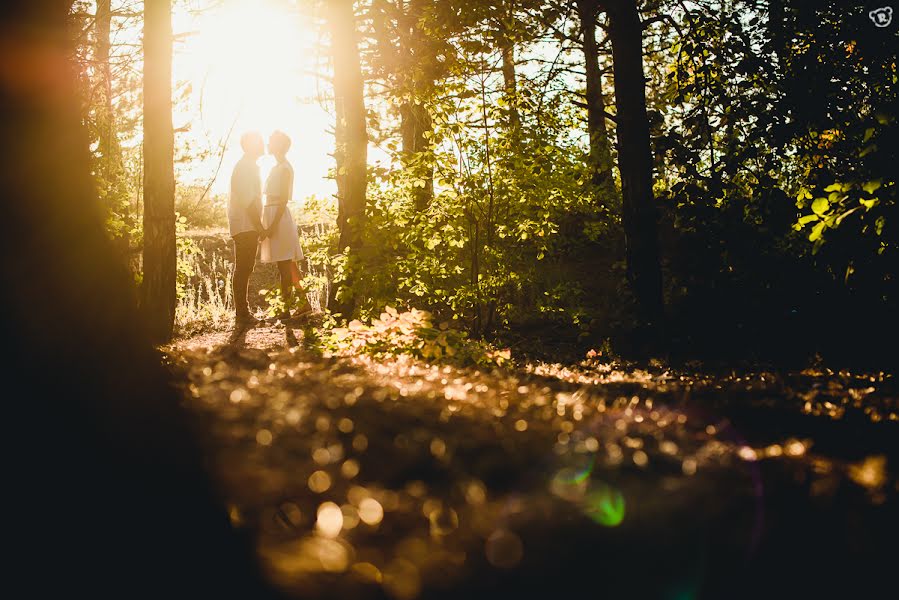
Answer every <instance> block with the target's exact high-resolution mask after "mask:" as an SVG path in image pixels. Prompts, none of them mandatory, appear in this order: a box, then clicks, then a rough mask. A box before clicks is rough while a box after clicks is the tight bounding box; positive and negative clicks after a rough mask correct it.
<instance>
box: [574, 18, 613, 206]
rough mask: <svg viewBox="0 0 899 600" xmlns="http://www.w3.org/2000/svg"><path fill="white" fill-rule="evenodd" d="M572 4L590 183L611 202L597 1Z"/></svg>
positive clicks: (610, 165) (610, 152) (610, 163)
mask: <svg viewBox="0 0 899 600" xmlns="http://www.w3.org/2000/svg"><path fill="white" fill-rule="evenodd" d="M575 4H576V5H577V12H578V18H579V19H580V29H581V44H582V45H581V47H582V48H583V51H584V73H585V81H586V91H585V95H586V105H587V133H588V135H589V139H590V152H589V155H588V163H589V167H590V180H591V182H592V183H593V185H594V186H595V187H596V189H597V190H598V191H599V192H600V194H601V201H602V202H605V203H610V202H611V201H613V199H614V198H616V196H617V195H618V193H617V190H616V189H615V179H614V177H613V176H612V150H611V147H610V145H609V133H608V130H607V129H606V100H605V96H604V94H603V90H602V70H601V69H600V68H599V45H598V44H597V42H596V27H597V18H598V16H599V0H575Z"/></svg>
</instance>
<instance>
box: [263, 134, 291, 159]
mask: <svg viewBox="0 0 899 600" xmlns="http://www.w3.org/2000/svg"><path fill="white" fill-rule="evenodd" d="M288 150H290V137H288V135H287V134H286V133H284V132H283V131H277V130H276V131H274V132H272V135H271V136H270V137H269V138H268V151H269V152H271V153H272V154H274V155H275V156H284V155H285V154H287V151H288Z"/></svg>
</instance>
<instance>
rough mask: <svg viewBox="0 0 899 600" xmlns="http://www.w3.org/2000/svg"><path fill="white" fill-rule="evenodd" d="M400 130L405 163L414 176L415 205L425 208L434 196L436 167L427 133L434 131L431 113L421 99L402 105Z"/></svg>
mask: <svg viewBox="0 0 899 600" xmlns="http://www.w3.org/2000/svg"><path fill="white" fill-rule="evenodd" d="M400 119H401V123H400V133H401V135H402V140H403V158H404V161H405V166H406V168H407V169H409V170H410V172H411V173H412V174H413V175H414V177H415V180H416V184H415V185H414V186H413V197H414V199H415V207H416V208H417V209H418V210H420V211H422V210H425V209H426V208H427V207H428V204H430V203H431V200H433V198H434V167H433V166H432V165H431V164H430V162H428V154H427V153H429V152H430V148H429V145H430V143H429V142H428V138H427V137H426V136H425V134H426V133H428V132H430V131H431V115H430V114H428V109H427V108H426V107H425V106H424V105H423V104H421V103H419V102H407V103H405V104H403V105H402V106H401V107H400Z"/></svg>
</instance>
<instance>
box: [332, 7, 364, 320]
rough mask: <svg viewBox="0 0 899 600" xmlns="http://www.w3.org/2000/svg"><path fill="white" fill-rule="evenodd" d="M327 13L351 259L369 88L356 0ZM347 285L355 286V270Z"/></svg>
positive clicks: (340, 188) (358, 222) (343, 238)
mask: <svg viewBox="0 0 899 600" xmlns="http://www.w3.org/2000/svg"><path fill="white" fill-rule="evenodd" d="M329 9H330V10H329V11H328V19H329V28H330V30H331V51H332V54H333V60H334V102H335V108H336V114H337V122H336V125H335V128H334V137H335V150H334V158H335V160H336V163H337V165H336V166H337V203H338V215H337V225H338V227H339V229H340V238H339V242H338V243H339V246H340V250H341V251H343V250H349V252H350V255H351V258H352V255H353V254H354V253H356V252H357V251H358V250H359V248H360V247H361V245H362V227H363V222H364V219H365V202H366V193H367V189H368V172H367V170H368V131H367V128H366V121H365V96H364V93H365V90H364V82H363V79H362V65H361V62H360V59H359V46H358V41H357V32H356V16H355V13H354V11H353V1H352V0H333V1H332V2H331V3H330V6H329ZM348 277H349V279H348V280H346V281H345V282H344V284H345V285H346V286H347V287H348V288H350V289H352V285H353V281H352V277H353V275H352V273H351V272H348ZM336 292H337V290H336V288H332V293H331V294H332V298H331V299H330V300H331V302H330V304H331V306H334V307H335V312H340V313H341V314H343V315H344V316H347V317H349V315H350V314H352V312H353V309H354V301H353V299H352V298H343V299H342V301H341V305H340V306H338V305H337V304H336V302H335V296H336Z"/></svg>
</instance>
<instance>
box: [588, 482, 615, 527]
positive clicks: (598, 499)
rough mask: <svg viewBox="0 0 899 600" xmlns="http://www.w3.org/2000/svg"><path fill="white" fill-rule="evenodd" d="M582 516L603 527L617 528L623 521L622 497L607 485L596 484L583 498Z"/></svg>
mask: <svg viewBox="0 0 899 600" xmlns="http://www.w3.org/2000/svg"><path fill="white" fill-rule="evenodd" d="M584 514H585V515H587V517H589V518H590V519H591V520H592V521H593V522H595V523H599V524H600V525H603V526H605V527H617V526H618V525H621V522H622V521H624V496H623V495H622V494H621V492H619V491H618V490H616V489H615V488H613V487H611V486H609V485H606V484H604V483H597V484H595V485H594V486H593V487H592V488H591V489H590V491H589V492H587V496H586V497H585V498H584Z"/></svg>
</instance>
